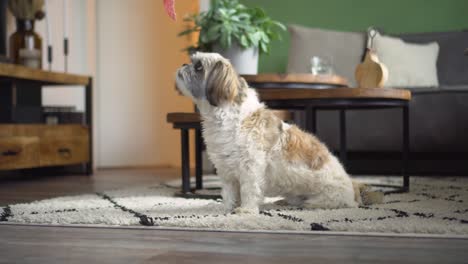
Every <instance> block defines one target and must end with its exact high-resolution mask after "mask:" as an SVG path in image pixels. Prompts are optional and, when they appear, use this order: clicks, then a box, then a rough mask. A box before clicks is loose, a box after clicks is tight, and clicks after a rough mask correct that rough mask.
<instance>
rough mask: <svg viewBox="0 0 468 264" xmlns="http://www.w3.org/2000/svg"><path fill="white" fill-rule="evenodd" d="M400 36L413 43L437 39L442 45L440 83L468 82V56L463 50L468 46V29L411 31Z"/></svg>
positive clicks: (439, 69) (438, 67)
mask: <svg viewBox="0 0 468 264" xmlns="http://www.w3.org/2000/svg"><path fill="white" fill-rule="evenodd" d="M398 37H401V38H402V39H403V40H404V41H408V42H413V43H427V42H431V41H437V43H438V44H439V46H440V51H439V59H438V60H437V70H438V77H439V83H440V84H441V85H463V84H468V74H467V73H468V57H466V56H463V51H464V50H465V48H467V47H468V46H467V43H468V31H456V32H440V33H438V32H431V33H411V34H400V35H398Z"/></svg>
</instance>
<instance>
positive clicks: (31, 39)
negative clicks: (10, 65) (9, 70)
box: [8, 0, 44, 69]
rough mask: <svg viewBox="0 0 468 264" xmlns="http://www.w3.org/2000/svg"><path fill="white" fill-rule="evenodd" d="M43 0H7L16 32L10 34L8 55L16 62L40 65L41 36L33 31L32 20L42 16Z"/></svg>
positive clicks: (34, 65)
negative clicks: (14, 21) (13, 17)
mask: <svg viewBox="0 0 468 264" xmlns="http://www.w3.org/2000/svg"><path fill="white" fill-rule="evenodd" d="M43 5H44V0H9V1H8V7H9V9H10V11H11V13H12V14H13V15H14V16H15V18H16V32H15V33H13V34H12V35H11V36H10V57H11V59H12V61H13V62H14V63H16V64H22V65H24V66H28V67H31V68H38V69H40V68H41V67H42V38H41V36H39V35H38V34H37V33H36V32H35V31H34V21H35V20H36V19H38V20H40V19H42V18H43V17H44V12H43V11H42V7H43Z"/></svg>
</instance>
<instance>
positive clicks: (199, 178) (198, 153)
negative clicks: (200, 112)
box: [195, 128, 203, 190]
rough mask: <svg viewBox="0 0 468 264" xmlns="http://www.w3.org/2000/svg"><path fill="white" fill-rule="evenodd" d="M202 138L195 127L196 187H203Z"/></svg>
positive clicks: (199, 131)
mask: <svg viewBox="0 0 468 264" xmlns="http://www.w3.org/2000/svg"><path fill="white" fill-rule="evenodd" d="M202 146H203V139H202V134H201V130H200V129H198V128H197V129H195V178H196V188H197V189H198V190H199V189H203V175H202V173H203V163H202Z"/></svg>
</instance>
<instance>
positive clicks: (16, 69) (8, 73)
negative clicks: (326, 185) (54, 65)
mask: <svg viewBox="0 0 468 264" xmlns="http://www.w3.org/2000/svg"><path fill="white" fill-rule="evenodd" d="M1 78H3V79H11V80H24V81H36V82H40V83H42V84H44V85H88V84H89V81H90V78H91V77H90V76H85V75H77V74H69V73H61V72H51V71H44V70H39V69H33V68H29V67H25V66H21V65H16V64H9V63H0V79H1Z"/></svg>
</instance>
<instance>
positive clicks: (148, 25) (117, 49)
mask: <svg viewBox="0 0 468 264" xmlns="http://www.w3.org/2000/svg"><path fill="white" fill-rule="evenodd" d="M176 10H177V16H178V22H173V21H172V20H170V19H169V18H168V16H167V15H166V14H165V12H164V10H163V4H162V1H160V0H157V1H154V0H137V1H135V0H134V1H130V0H99V1H97V59H98V60H97V61H98V63H97V67H98V68H97V73H98V80H97V87H98V93H99V94H98V98H99V102H98V105H99V106H98V113H99V120H100V134H99V138H98V140H99V144H100V147H99V156H100V165H101V166H103V167H122V166H123V167H125V166H165V165H170V166H179V165H180V163H179V162H180V143H179V142H180V136H179V132H178V131H175V130H174V129H172V126H170V125H169V124H167V123H166V121H165V120H166V114H167V113H168V112H173V111H179V112H180V111H193V105H192V103H191V102H190V101H189V100H188V99H186V98H183V97H181V96H179V95H178V94H177V93H176V91H175V89H174V73H175V70H176V68H177V67H179V66H180V65H181V64H182V63H184V62H186V61H187V60H188V57H187V55H186V54H185V53H184V52H181V50H182V49H183V48H184V47H186V46H187V45H188V43H189V41H190V40H188V39H187V38H180V37H177V36H176V34H177V33H178V32H179V31H182V30H183V29H184V27H185V26H184V23H182V18H183V15H184V14H186V13H192V12H196V11H197V10H198V2H197V1H177V2H176ZM192 160H193V159H192Z"/></svg>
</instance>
